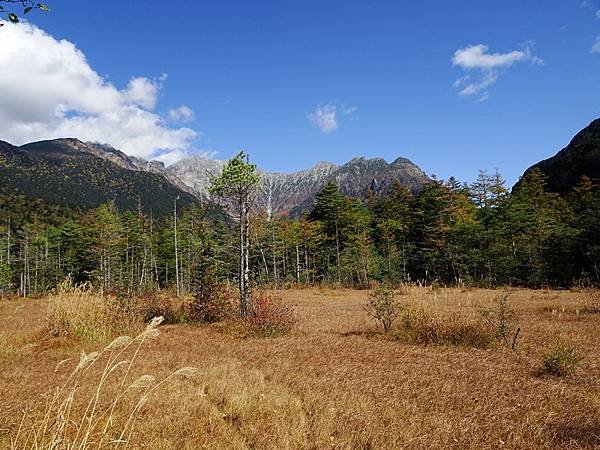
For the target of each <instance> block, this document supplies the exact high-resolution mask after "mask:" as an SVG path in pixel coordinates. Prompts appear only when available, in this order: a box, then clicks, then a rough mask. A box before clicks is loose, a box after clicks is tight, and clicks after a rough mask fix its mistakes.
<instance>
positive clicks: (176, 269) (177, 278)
mask: <svg viewBox="0 0 600 450" xmlns="http://www.w3.org/2000/svg"><path fill="white" fill-rule="evenodd" d="M173 229H174V234H175V284H176V291H177V297H179V261H178V254H177V197H176V198H175V201H174V202H173Z"/></svg>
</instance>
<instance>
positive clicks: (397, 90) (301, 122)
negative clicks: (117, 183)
mask: <svg viewBox="0 0 600 450" xmlns="http://www.w3.org/2000/svg"><path fill="white" fill-rule="evenodd" d="M48 3H49V4H50V6H51V8H52V11H51V12H50V13H46V14H42V13H39V12H38V13H36V14H35V15H32V16H30V20H31V21H32V23H34V24H35V25H36V26H38V27H39V28H41V29H42V30H44V31H45V32H47V33H48V34H49V35H51V36H52V37H53V38H55V39H57V40H60V39H66V40H68V41H70V42H72V43H74V44H75V45H76V46H77V48H78V49H79V50H80V51H81V52H82V53H83V54H84V55H85V57H86V61H87V63H88V64H89V66H90V67H91V68H92V69H93V70H94V71H95V72H97V74H98V75H99V76H100V77H102V79H103V81H102V83H105V84H111V85H114V86H115V87H116V88H117V89H120V90H123V89H125V87H126V86H128V83H129V81H130V80H131V79H132V78H133V77H146V79H147V80H150V82H151V83H152V85H153V86H155V87H156V92H155V96H156V98H155V102H154V103H152V102H150V103H151V104H148V105H145V106H143V107H144V108H146V109H149V110H151V111H152V114H155V115H156V116H159V117H161V118H164V121H165V123H166V125H165V126H167V127H171V128H177V127H185V129H189V130H192V131H193V132H194V133H197V134H194V136H193V137H191V135H189V136H185V137H184V138H182V139H183V140H184V141H185V142H186V143H185V145H183V144H182V145H180V146H182V147H183V151H184V152H190V151H191V152H194V151H209V152H216V157H218V158H227V157H229V156H231V155H232V154H233V153H234V152H235V151H236V150H237V149H240V148H244V149H246V150H247V151H248V152H250V154H251V157H252V159H253V160H254V161H255V162H257V163H258V164H259V165H260V166H261V167H262V168H265V169H267V170H275V171H291V170H299V169H303V168H307V167H309V166H311V165H313V164H314V163H316V162H317V161H319V160H328V161H332V162H336V163H341V162H345V161H347V160H348V159H350V158H352V157H354V156H365V157H376V156H380V157H384V158H386V159H387V160H388V161H390V160H393V159H395V158H396V157H398V156H405V157H408V158H410V159H411V160H413V161H414V162H415V163H417V164H418V165H419V166H420V167H421V168H422V169H423V170H425V171H426V172H427V173H429V174H436V175H438V176H439V177H442V178H447V177H449V176H451V175H454V176H456V177H458V178H459V179H461V180H465V181H472V180H473V179H474V178H476V176H477V171H478V169H480V168H482V169H488V170H493V168H494V167H498V168H499V169H500V170H501V172H502V173H503V174H504V175H505V177H506V178H507V179H508V180H509V182H510V183H512V182H514V181H515V180H516V179H517V177H518V176H519V175H520V174H521V173H522V172H523V170H524V169H525V168H527V167H528V166H529V165H531V164H533V163H535V162H537V161H539V160H540V159H544V158H547V157H550V156H551V155H553V154H554V153H556V151H558V150H559V149H560V148H562V147H563V146H564V145H566V144H567V143H568V141H569V140H570V138H571V137H572V136H573V135H574V134H575V133H576V132H577V131H578V130H580V129H581V128H583V127H584V126H586V125H587V124H588V123H589V122H590V121H591V120H593V119H595V118H597V117H600V89H599V88H600V84H599V81H600V77H599V74H600V45H599V46H598V48H597V50H598V52H594V51H593V50H592V49H593V46H594V44H595V42H596V39H597V37H598V36H600V13H598V14H597V11H598V10H600V1H598V2H595V1H591V0H590V1H581V0H553V1H551V2H549V1H547V0H545V1H542V0H530V1H527V2H524V1H523V0H508V1H502V2H482V1H481V0H477V1H475V0H461V1H448V0H445V1H443V0H436V1H433V0H421V1H401V0H396V1H382V0H379V1H371V0H362V1H354V0H345V1H337V0H331V1H323V0H321V1H307V0H305V1H292V0H277V1H254V2H248V1H241V0H240V1H227V0H223V1H219V2H203V1H191V2H148V1H144V2H142V1H137V0H123V1H121V2H118V7H112V5H115V4H117V2H111V3H107V2H87V1H86V2H81V1H71V0H65V1H59V0H55V1H52V2H51V1H50V0H48ZM6 28H7V27H3V28H2V29H0V33H4V32H5V30H6ZM476 46H479V47H476ZM482 46H485V47H482ZM32 51H33V50H32ZM36 51H37V50H36ZM40 51H41V50H40ZM461 51H462V53H456V52H461ZM453 58H454V62H453ZM164 74H167V77H166V78H164V77H163V78H161V76H163V75H164ZM466 76H468V77H469V79H468V80H467V79H465V78H464V77H466ZM486 85H487V86H486ZM469 86H471V88H470V89H467V90H466V91H465V92H463V94H461V91H464V90H465V89H466V88H468V87H469ZM0 90H1V86H0ZM469 94H470V95H469ZM65 95H66V94H65ZM57 101H58V100H57ZM15 103H18V102H17V100H15ZM21 103H22V102H21ZM181 105H185V106H186V107H187V108H189V109H184V110H177V111H183V113H182V115H183V116H184V117H182V115H177V113H176V112H174V111H171V113H169V111H170V110H175V109H176V108H179V107H180V106H181ZM74 110H75V113H72V114H79V113H78V110H77V108H74ZM190 110H191V111H193V117H192V114H191V112H190ZM85 114H89V111H88V110H86V112H85ZM169 114H171V118H169ZM65 117H66V116H65ZM161 120H163V119H161ZM178 121H179V122H182V123H181V124H176V123H175V122H178ZM21 128H22V127H21ZM69 129H71V128H69ZM44 130H45V131H44V133H52V132H53V131H52V130H53V129H52V128H49V129H44ZM0 131H2V130H0ZM8 134H9V135H10V136H12V135H15V136H21V135H17V134H14V133H13V134H10V133H8ZM35 136H37V135H35ZM54 137H55V136H54ZM0 139H5V138H3V137H2V136H0ZM17 140H18V139H17ZM123 142H125V141H123ZM111 143H112V142H111ZM113 144H114V143H113ZM139 145H142V144H139ZM165 145H167V144H165ZM177 145H179V144H177Z"/></svg>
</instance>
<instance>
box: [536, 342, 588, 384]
mask: <svg viewBox="0 0 600 450" xmlns="http://www.w3.org/2000/svg"><path fill="white" fill-rule="evenodd" d="M580 361H581V357H580V356H579V355H578V354H577V352H576V351H575V347H574V346H572V345H568V344H566V343H565V342H558V343H557V344H556V345H555V346H554V347H552V348H551V349H549V350H548V351H547V352H546V353H544V355H543V357H542V365H543V369H542V372H543V373H544V374H547V375H553V376H557V377H564V376H566V375H570V374H572V373H573V372H575V370H576V369H577V366H578V365H579V363H580Z"/></svg>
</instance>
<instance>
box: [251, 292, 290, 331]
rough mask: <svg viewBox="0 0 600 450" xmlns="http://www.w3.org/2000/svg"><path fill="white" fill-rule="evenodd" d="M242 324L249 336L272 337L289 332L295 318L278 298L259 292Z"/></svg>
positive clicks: (288, 307)
mask: <svg viewBox="0 0 600 450" xmlns="http://www.w3.org/2000/svg"><path fill="white" fill-rule="evenodd" d="M243 322H244V324H245V325H246V327H247V328H248V331H249V333H250V334H251V335H254V336H267V337H272V336H279V335H282V334H286V333H288V332H289V331H291V329H292V328H293V327H294V325H295V324H296V316H295V315H294V311H293V309H292V308H291V307H290V306H288V305H286V304H284V303H283V301H282V300H281V298H280V297H277V296H275V295H272V294H268V293H266V292H259V293H258V294H257V295H256V296H255V297H254V298H253V299H252V305H251V307H250V311H249V314H248V317H247V318H246V319H243Z"/></svg>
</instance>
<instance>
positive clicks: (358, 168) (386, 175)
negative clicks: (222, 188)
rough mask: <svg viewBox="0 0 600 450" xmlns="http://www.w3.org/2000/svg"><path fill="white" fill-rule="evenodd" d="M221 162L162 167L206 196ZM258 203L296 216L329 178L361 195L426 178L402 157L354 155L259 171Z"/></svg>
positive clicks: (415, 187)
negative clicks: (341, 160)
mask: <svg viewBox="0 0 600 450" xmlns="http://www.w3.org/2000/svg"><path fill="white" fill-rule="evenodd" d="M224 165H225V161H219V160H215V159H208V158H204V157H200V156H194V157H192V158H187V159H184V160H181V161H179V162H177V163H175V164H173V165H172V166H170V167H168V168H166V169H165V172H166V173H167V174H169V175H171V176H172V177H173V178H175V179H178V180H181V181H182V182H183V183H184V184H186V185H187V186H189V187H190V188H192V189H193V190H194V191H195V192H196V193H197V194H199V195H207V188H208V185H209V184H210V179H211V178H212V177H213V176H215V175H217V174H219V173H220V172H221V170H222V169H223V166H224ZM260 174H261V182H260V186H259V189H258V195H257V197H258V198H257V200H258V205H259V207H260V208H261V209H263V210H265V211H267V213H268V214H289V215H290V216H298V215H299V214H300V213H302V212H304V211H307V210H309V209H310V208H311V206H312V204H313V201H314V199H315V196H316V194H317V193H318V192H319V191H320V190H321V188H322V187H323V186H324V185H325V184H326V183H327V182H329V181H334V182H335V183H336V184H337V185H338V186H339V187H340V190H341V191H342V193H344V194H345V195H348V196H355V197H364V196H365V195H366V194H367V192H368V191H371V192H373V193H375V194H377V193H381V192H383V191H385V190H386V189H387V188H389V187H390V186H391V185H392V184H394V183H396V182H398V183H400V184H401V185H402V186H405V187H408V188H411V189H413V190H419V189H420V188H421V187H422V186H423V184H425V183H427V182H428V181H429V178H428V177H427V175H425V173H424V172H423V171H422V170H421V169H420V168H419V167H417V166H416V165H415V164H413V163H412V162H411V161H409V160H408V159H406V158H397V159H396V160H395V161H393V162H392V163H387V162H386V161H385V160H384V159H382V158H374V159H365V158H362V157H360V158H354V159H352V160H350V161H349V162H347V163H346V164H343V165H341V166H338V165H336V164H333V163H330V162H324V161H321V162H319V163H318V164H316V165H315V166H314V167H311V168H310V169H306V170H301V171H299V172H292V173H276V172H266V171H260Z"/></svg>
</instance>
